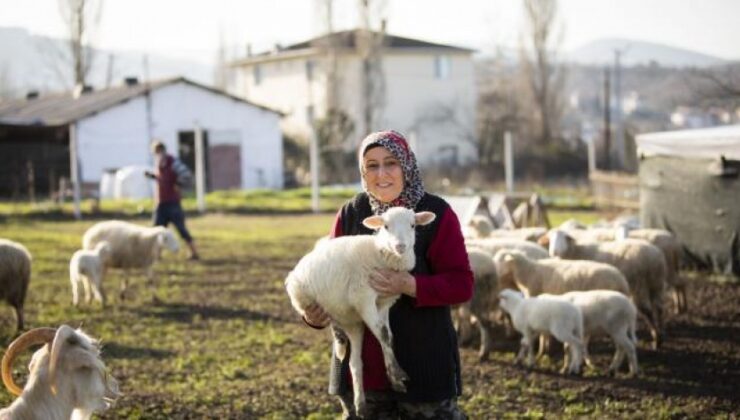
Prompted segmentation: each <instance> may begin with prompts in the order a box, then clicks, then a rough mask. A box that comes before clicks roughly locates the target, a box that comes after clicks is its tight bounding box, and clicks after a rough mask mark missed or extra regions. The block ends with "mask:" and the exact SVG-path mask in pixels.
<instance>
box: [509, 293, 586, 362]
mask: <svg viewBox="0 0 740 420" xmlns="http://www.w3.org/2000/svg"><path fill="white" fill-rule="evenodd" d="M499 306H501V309H503V310H504V311H506V312H507V313H508V314H509V315H511V321H512V322H513V324H514V328H516V330H517V331H519V332H520V333H521V334H522V341H521V346H520V347H519V353H518V354H517V357H516V362H517V363H518V362H520V361H521V360H522V359H523V358H524V353H525V352H526V353H527V361H526V364H527V366H532V365H533V364H534V351H533V349H532V344H533V343H532V341H533V340H534V338H535V337H536V336H537V335H539V334H550V335H552V336H553V337H555V338H556V339H558V340H559V341H560V342H562V343H563V344H566V345H567V346H568V351H569V352H570V359H568V358H566V359H565V362H566V363H564V364H563V369H562V370H561V373H566V372H567V373H575V374H577V373H579V372H580V370H581V365H582V363H583V360H582V357H583V317H582V315H581V311H580V310H579V309H578V308H576V307H575V306H574V305H573V304H572V303H570V302H565V301H560V300H554V299H540V298H536V297H530V298H525V297H524V295H522V293H521V292H517V291H514V290H511V289H506V290H503V291H501V292H500V293H499Z"/></svg>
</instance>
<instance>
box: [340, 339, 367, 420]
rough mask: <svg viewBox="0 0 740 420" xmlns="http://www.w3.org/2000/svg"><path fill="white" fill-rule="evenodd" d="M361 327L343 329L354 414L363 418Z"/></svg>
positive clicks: (364, 407)
mask: <svg viewBox="0 0 740 420" xmlns="http://www.w3.org/2000/svg"><path fill="white" fill-rule="evenodd" d="M363 331H364V330H363V328H362V326H352V327H350V328H346V327H345V328H344V332H345V334H347V338H349V345H350V347H351V351H350V353H349V371H350V373H352V392H353V393H354V397H355V414H356V415H357V416H358V417H364V416H365V411H366V408H367V407H366V406H365V390H364V388H363V386H362V335H363Z"/></svg>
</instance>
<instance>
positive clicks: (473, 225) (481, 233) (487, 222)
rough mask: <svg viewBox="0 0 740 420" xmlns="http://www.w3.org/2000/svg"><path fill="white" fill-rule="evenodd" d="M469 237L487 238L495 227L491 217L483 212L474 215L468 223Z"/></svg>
mask: <svg viewBox="0 0 740 420" xmlns="http://www.w3.org/2000/svg"><path fill="white" fill-rule="evenodd" d="M467 228H468V229H467V230H466V232H467V233H468V235H467V236H466V237H469V238H471V239H472V238H487V237H488V236H489V235H490V234H491V232H493V230H494V229H495V227H494V226H493V222H492V221H491V218H490V217H488V216H484V215H482V214H476V215H473V217H471V218H470V221H469V222H468V224H467Z"/></svg>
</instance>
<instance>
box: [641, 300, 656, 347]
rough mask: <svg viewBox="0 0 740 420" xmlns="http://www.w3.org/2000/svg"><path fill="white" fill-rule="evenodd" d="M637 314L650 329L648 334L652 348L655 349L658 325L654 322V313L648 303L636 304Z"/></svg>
mask: <svg viewBox="0 0 740 420" xmlns="http://www.w3.org/2000/svg"><path fill="white" fill-rule="evenodd" d="M637 313H638V315H639V316H640V318H642V320H643V321H645V323H646V324H647V327H648V330H650V336H651V337H652V338H653V349H654V350H655V349H657V348H658V345H659V343H660V337H659V335H658V327H657V325H656V323H655V319H654V318H653V317H654V315H655V314H654V313H653V310H652V308H651V307H650V305H643V306H638V311H637Z"/></svg>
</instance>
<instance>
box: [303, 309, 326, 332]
mask: <svg viewBox="0 0 740 420" xmlns="http://www.w3.org/2000/svg"><path fill="white" fill-rule="evenodd" d="M303 319H304V320H305V321H306V323H307V324H308V325H310V326H312V327H316V328H325V327H326V326H327V325H329V323H330V322H331V317H330V316H329V314H328V313H326V311H324V308H322V307H321V306H320V305H319V304H318V303H312V304H310V305H308V306H307V307H306V311H305V312H304V314H303Z"/></svg>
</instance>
